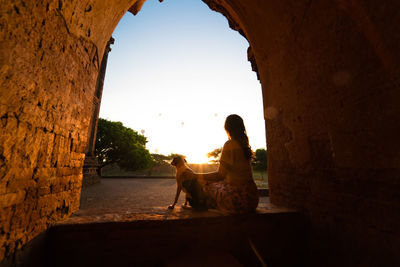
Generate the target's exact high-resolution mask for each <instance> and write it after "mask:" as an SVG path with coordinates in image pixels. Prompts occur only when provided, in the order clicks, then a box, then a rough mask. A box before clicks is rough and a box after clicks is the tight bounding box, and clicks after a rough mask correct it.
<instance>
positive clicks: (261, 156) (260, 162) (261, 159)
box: [253, 148, 267, 171]
mask: <svg viewBox="0 0 400 267" xmlns="http://www.w3.org/2000/svg"><path fill="white" fill-rule="evenodd" d="M253 166H254V169H255V170H257V171H265V170H266V169H267V150H265V149H264V148H259V149H257V150H256V152H255V157H254V160H253Z"/></svg>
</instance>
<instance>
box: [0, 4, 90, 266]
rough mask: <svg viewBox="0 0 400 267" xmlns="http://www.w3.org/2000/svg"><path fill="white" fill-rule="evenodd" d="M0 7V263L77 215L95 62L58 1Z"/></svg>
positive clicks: (87, 44) (87, 43)
mask: <svg viewBox="0 0 400 267" xmlns="http://www.w3.org/2000/svg"><path fill="white" fill-rule="evenodd" d="M34 3H36V4H34ZM0 7H1V10H0V14H1V15H0V16H1V17H0V25H1V26H0V40H1V69H0V81H1V85H0V117H1V124H0V126H1V133H0V261H1V260H2V259H3V257H4V256H7V255H9V254H10V253H12V252H13V251H14V250H15V249H17V248H20V247H21V246H22V245H24V244H25V243H26V242H27V241H29V240H31V239H32V238H33V237H34V236H36V235H37V234H39V233H40V232H42V231H43V230H44V229H46V227H47V226H48V225H49V224H51V223H53V222H55V221H57V220H60V219H62V218H65V217H66V216H68V215H69V214H71V212H73V211H76V210H77V209H78V208H79V199H80V188H81V179H82V164H83V160H84V152H85V145H86V140H87V129H88V121H89V118H90V115H91V107H92V96H93V90H94V84H95V79H96V75H97V69H98V58H97V49H96V46H95V45H94V44H93V43H92V42H90V41H88V40H85V39H84V38H82V37H80V36H76V35H74V34H72V33H71V32H70V31H69V29H68V27H67V25H66V21H65V18H64V17H63V16H62V14H61V13H60V9H59V8H60V7H59V6H58V1H57V2H56V1H54V3H52V2H49V3H46V2H43V3H40V4H39V2H37V1H24V2H23V1H13V3H10V1H7V2H4V1H2V3H1V4H0Z"/></svg>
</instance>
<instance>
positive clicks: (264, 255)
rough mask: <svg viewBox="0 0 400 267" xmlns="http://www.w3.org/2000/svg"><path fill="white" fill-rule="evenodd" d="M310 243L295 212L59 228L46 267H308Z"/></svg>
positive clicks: (50, 237)
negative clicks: (307, 252) (306, 265)
mask: <svg viewBox="0 0 400 267" xmlns="http://www.w3.org/2000/svg"><path fill="white" fill-rule="evenodd" d="M307 237H308V224H307V221H306V219H305V218H304V216H303V215H302V214H301V213H299V212H296V211H286V212H275V213H271V212H258V213H257V214H251V215H236V216H217V217H199V218H189V219H176V220H174V219H172V220H134V221H116V222H101V223H98V222H97V223H96V222H93V223H76V224H74V223H69V224H59V225H56V226H54V227H52V228H50V229H49V231H48V233H47V237H46V247H47V248H46V257H45V258H46V262H45V266H210V267H211V266H268V267H271V266H304V265H305V259H306V257H305V251H306V246H307Z"/></svg>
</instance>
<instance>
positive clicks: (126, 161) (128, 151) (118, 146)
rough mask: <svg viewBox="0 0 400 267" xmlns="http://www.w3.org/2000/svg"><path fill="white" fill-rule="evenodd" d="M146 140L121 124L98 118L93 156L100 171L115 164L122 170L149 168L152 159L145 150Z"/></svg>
mask: <svg viewBox="0 0 400 267" xmlns="http://www.w3.org/2000/svg"><path fill="white" fill-rule="evenodd" d="M146 143H147V138H146V137H145V136H144V135H141V134H139V133H138V132H136V131H135V130H132V129H131V128H128V127H125V126H124V125H123V124H122V123H121V122H114V121H109V120H106V119H102V118H99V120H98V124H97V136H96V147H95V154H96V156H97V158H98V160H99V164H100V169H101V168H103V167H104V166H106V165H108V164H112V163H116V164H117V165H118V166H119V167H120V168H121V169H124V170H129V171H133V170H140V169H145V168H148V167H150V166H151V165H152V164H153V159H152V157H151V155H150V153H149V151H148V150H147V149H146Z"/></svg>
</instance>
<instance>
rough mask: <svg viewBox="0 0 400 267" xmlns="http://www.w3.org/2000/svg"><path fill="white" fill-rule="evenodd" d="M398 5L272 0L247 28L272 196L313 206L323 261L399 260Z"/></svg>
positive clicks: (276, 200) (279, 201)
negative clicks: (262, 111)
mask: <svg viewBox="0 0 400 267" xmlns="http://www.w3.org/2000/svg"><path fill="white" fill-rule="evenodd" d="M399 8H400V6H399V2H398V1H384V3H383V2H381V1H295V2H294V1H266V2H265V3H264V4H262V5H260V6H259V10H262V14H263V22H260V21H258V24H259V25H263V27H262V29H260V27H258V28H257V25H256V24H255V21H256V19H253V21H254V23H253V24H251V25H252V26H253V27H248V28H247V29H249V30H248V31H247V32H246V33H247V35H248V37H249V40H250V43H251V45H252V48H253V51H254V54H255V56H256V60H257V65H258V70H259V74H260V78H261V82H262V86H263V97H264V108H265V118H266V129H267V141H268V172H269V173H268V175H269V186H270V196H271V201H272V202H273V203H275V204H278V205H283V206H289V207H295V208H299V209H301V210H303V211H304V212H305V213H306V214H308V216H309V218H310V222H311V223H312V225H313V230H314V232H313V233H314V238H313V242H315V243H313V247H312V250H311V253H312V254H311V255H312V258H314V259H315V260H316V262H319V263H320V262H321V261H320V260H324V264H323V265H325V266H326V265H329V264H331V265H337V264H338V263H339V262H340V263H342V265H346V266H347V265H349V266H357V265H358V264H359V265H361V266H391V265H392V264H393V263H394V262H399V261H400V258H399V255H398V248H399V247H400V229H399V228H398V222H399V221H400V195H399V192H400V172H399V166H400V164H399V163H400V141H399V139H398V133H399V132H400V124H399V123H397V122H399V121H400V106H399V100H400V90H399V89H400V87H399V84H400V69H399V66H400V64H399V63H400V56H399V55H400V54H399V53H398V50H399V48H400V35H399V34H400V32H399V30H398V27H397V26H396V25H398V24H399V23H400V14H399V12H396V11H395V10H399ZM260 12H261V11H260ZM244 16H246V15H244ZM249 16H250V14H247V17H249ZM253 17H254V15H253ZM243 20H244V19H243ZM250 23H251V22H250ZM318 255H320V257H321V258H320V257H319V256H318ZM317 265H318V264H317Z"/></svg>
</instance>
